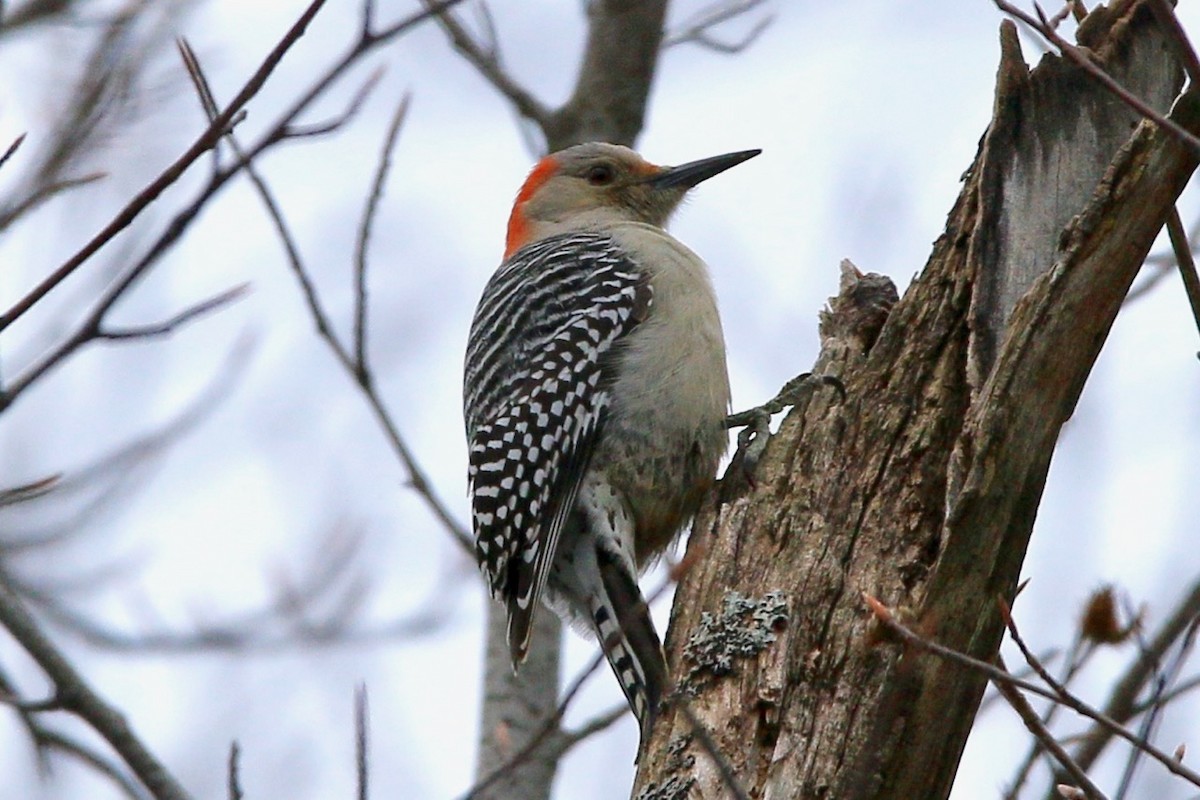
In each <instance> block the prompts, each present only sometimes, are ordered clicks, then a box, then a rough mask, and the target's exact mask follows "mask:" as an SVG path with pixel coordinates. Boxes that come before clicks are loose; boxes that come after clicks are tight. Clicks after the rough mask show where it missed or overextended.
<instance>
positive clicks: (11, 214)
mask: <svg viewBox="0 0 1200 800" xmlns="http://www.w3.org/2000/svg"><path fill="white" fill-rule="evenodd" d="M107 177H108V173H106V172H93V173H91V174H89V175H81V176H79V177H78V178H64V179H63V180H58V181H51V182H49V183H44V184H42V185H40V186H38V187H37V188H36V189H34V191H33V192H31V193H30V194H28V195H26V196H25V197H23V198H21V199H20V200H18V201H17V202H16V203H14V204H12V205H10V206H7V207H5V208H3V209H0V231H2V230H4V229H5V228H8V227H9V226H11V225H12V224H13V223H14V222H16V221H17V220H18V219H20V218H21V217H23V216H25V215H26V214H29V213H31V212H33V211H35V210H36V209H37V208H38V207H40V206H41V205H42V204H43V203H45V202H46V201H48V200H52V199H53V198H55V197H57V196H58V195H60V194H62V193H63V192H66V191H68V190H70V189H77V188H79V187H80V186H86V185H87V184H89V183H95V182H96V181H98V180H101V179H103V178H107Z"/></svg>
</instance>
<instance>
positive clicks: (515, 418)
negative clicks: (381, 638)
mask: <svg viewBox="0 0 1200 800" xmlns="http://www.w3.org/2000/svg"><path fill="white" fill-rule="evenodd" d="M650 302H651V290H650V285H649V283H648V282H647V279H646V276H645V275H644V274H643V272H642V271H641V270H639V269H638V268H637V265H636V264H635V263H634V262H633V261H631V260H630V259H629V258H628V257H627V256H626V255H625V254H624V253H622V252H621V250H620V249H619V248H618V247H617V245H616V243H615V242H614V241H613V240H612V239H611V238H609V237H607V236H604V235H602V234H598V233H593V232H576V233H568V234H561V235H558V236H552V237H549V238H546V239H543V240H541V241H539V242H536V243H534V244H532V245H529V246H527V247H525V248H522V249H521V250H519V251H517V252H516V253H515V254H513V256H512V257H511V258H510V259H509V260H508V261H506V262H505V263H504V264H503V265H501V267H500V269H499V270H497V272H496V273H495V274H494V275H493V276H492V279H491V280H490V281H489V282H488V285H487V288H486V289H485V290H484V294H483V298H482V299H481V300H480V303H479V307H478V309H476V312H475V319H474V321H473V323H472V325H471V336H470V340H469V342H468V344H467V356H466V369H465V379H464V390H463V407H464V416H465V419H466V427H467V444H468V448H469V451H470V466H469V471H468V475H469V478H470V495H471V510H472V522H473V526H474V529H475V549H476V556H477V558H478V559H479V564H480V567H481V568H482V569H483V571H484V573H485V574H486V576H487V578H488V581H489V584H490V587H491V591H492V594H493V596H495V597H496V598H497V599H499V600H501V601H503V602H504V603H505V604H506V606H507V609H508V643H509V648H510V650H511V652H512V657H513V663H514V665H515V664H517V663H519V662H520V661H522V660H523V659H524V657H525V653H526V650H527V649H528V646H529V635H530V630H531V623H532V619H533V614H534V612H535V611H536V606H537V603H538V600H539V598H540V596H541V593H542V590H543V588H544V587H545V584H546V576H547V573H548V572H549V570H550V566H551V564H552V563H553V560H554V555H555V550H556V546H557V543H558V537H559V534H560V533H561V531H562V528H563V525H564V523H565V522H566V520H567V517H568V516H569V514H570V513H571V510H572V507H573V505H574V502H575V496H576V494H577V493H578V490H579V485H580V481H581V480H582V478H583V476H584V473H585V471H586V470H587V466H588V460H589V457H590V455H591V449H592V445H593V444H594V442H595V441H596V437H597V435H598V432H599V431H600V429H601V427H602V425H603V423H604V417H605V409H606V408H607V406H608V404H609V401H610V397H609V392H608V386H607V381H606V378H607V376H606V374H605V372H606V364H607V363H608V361H609V359H610V356H611V353H612V351H613V348H614V346H616V345H617V344H618V343H619V342H620V340H621V338H622V337H624V336H626V335H627V334H628V333H629V332H630V331H631V330H632V329H633V328H634V326H636V325H637V324H638V323H639V322H640V321H642V320H643V319H645V316H646V312H647V311H648V309H649V306H650Z"/></svg>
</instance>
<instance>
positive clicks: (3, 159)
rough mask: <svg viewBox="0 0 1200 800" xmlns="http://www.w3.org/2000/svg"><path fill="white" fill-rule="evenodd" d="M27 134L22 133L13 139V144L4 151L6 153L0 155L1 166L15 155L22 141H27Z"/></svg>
mask: <svg viewBox="0 0 1200 800" xmlns="http://www.w3.org/2000/svg"><path fill="white" fill-rule="evenodd" d="M25 136H26V134H24V133H22V134H21V135H20V136H18V137H17V138H16V139H13V142H12V144H10V145H9V146H8V149H7V150H5V151H4V155H2V156H0V168H2V167H3V166H4V165H5V164H7V163H8V160H9V159H10V158H12V157H13V154H14V153H16V152H17V150H19V149H21V143H22V142H24V141H25Z"/></svg>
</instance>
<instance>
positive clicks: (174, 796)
mask: <svg viewBox="0 0 1200 800" xmlns="http://www.w3.org/2000/svg"><path fill="white" fill-rule="evenodd" d="M0 624H2V625H3V626H4V627H5V629H7V630H8V632H9V633H10V634H11V635H12V637H13V638H14V639H16V640H17V642H18V643H20V645H21V647H22V648H24V650H25V651H26V652H27V653H29V655H30V657H32V658H33V660H34V661H35V662H37V664H38V666H39V667H41V668H42V670H43V671H44V672H45V673H46V675H47V676H49V678H50V680H51V681H53V683H54V687H55V692H56V694H57V696H58V698H59V699H60V700H61V702H62V704H63V707H64V708H66V709H68V710H70V711H71V712H72V713H74V714H75V715H77V716H78V717H80V718H81V719H83V720H84V721H85V722H87V723H88V724H89V725H91V726H92V728H94V729H95V730H96V732H97V733H99V734H100V735H101V736H102V737H104V740H105V741H107V742H108V743H109V745H111V746H112V748H113V750H115V751H116V752H117V754H118V755H120V756H121V758H122V759H123V760H124V761H125V763H126V764H128V765H129V767H130V769H132V770H133V772H134V774H135V775H137V777H138V780H139V781H141V782H142V785H143V786H145V787H146V788H147V789H148V790H149V791H150V793H151V794H152V795H153V796H154V797H155V798H156V800H187V798H188V794H187V792H185V791H184V789H183V787H182V786H181V785H180V784H179V782H178V781H177V780H176V779H175V777H174V776H172V775H171V774H170V773H169V772H168V771H167V769H166V767H165V766H163V765H162V764H161V763H160V762H159V761H158V759H157V758H155V756H154V755H153V754H151V752H150V751H149V750H148V749H147V748H146V746H145V745H144V744H143V743H142V742H141V740H139V739H138V738H137V736H136V735H134V733H133V731H132V730H131V729H130V728H129V725H128V724H127V723H126V722H125V718H124V716H122V715H121V714H120V713H119V712H118V711H117V710H116V709H114V708H112V707H111V706H109V705H108V704H107V703H105V702H104V700H103V699H101V698H100V696H99V695H98V694H96V693H95V692H94V691H93V690H92V688H91V687H90V686H89V685H88V684H87V682H86V681H85V680H84V679H83V676H82V675H80V674H79V673H78V672H76V670H75V668H74V667H73V666H72V665H71V662H69V661H68V660H67V659H66V657H65V656H63V655H62V653H61V652H59V650H58V649H57V648H56V647H55V646H54V644H53V643H51V641H50V639H49V638H47V637H46V635H45V634H44V633H43V632H42V630H41V628H40V627H39V626H38V624H37V621H36V620H34V618H33V616H32V615H31V614H30V613H29V611H28V610H27V609H26V608H25V606H24V604H23V603H22V602H21V600H20V598H18V597H17V596H16V595H15V594H13V592H12V590H11V589H9V587H8V586H7V585H4V584H0Z"/></svg>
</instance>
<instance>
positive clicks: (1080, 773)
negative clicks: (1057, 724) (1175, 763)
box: [993, 597, 1104, 800]
mask: <svg viewBox="0 0 1200 800" xmlns="http://www.w3.org/2000/svg"><path fill="white" fill-rule="evenodd" d="M996 604H997V605H998V606H999V607H1000V614H1001V616H1002V617H1003V618H1004V624H1005V626H1006V627H1007V628H1008V633H1009V635H1010V636H1011V637H1012V640H1013V641H1014V642H1015V643H1016V645H1017V647H1018V648H1019V649H1020V650H1021V655H1023V656H1024V657H1025V663H1027V664H1028V665H1029V668H1030V669H1032V670H1033V671H1034V673H1036V674H1037V676H1038V677H1040V678H1041V679H1042V680H1043V681H1045V682H1046V684H1047V685H1048V686H1050V687H1051V688H1053V689H1055V690H1056V691H1060V690H1061V684H1059V683H1058V682H1057V681H1056V680H1055V679H1054V678H1053V677H1052V676H1051V675H1050V671H1049V670H1048V669H1046V667H1045V665H1043V664H1042V663H1041V661H1039V660H1038V658H1037V656H1035V655H1034V654H1033V652H1032V651H1031V650H1030V649H1029V648H1028V647H1026V646H1025V641H1024V639H1022V638H1021V634H1020V631H1018V630H1017V624H1016V622H1014V621H1013V617H1012V612H1011V611H1010V610H1009V608H1008V604H1007V603H1005V602H1004V598H1002V597H997V598H996ZM996 658H997V663H998V664H999V666H1000V667H1001V668H1002V669H1004V671H1005V672H1007V671H1008V670H1007V669H1006V668H1005V666H1004V660H1003V659H1001V658H1000V657H999V656H997V657H996ZM993 684H994V685H995V687H996V690H997V691H999V692H1000V694H1001V695H1002V696H1003V697H1004V699H1005V700H1007V701H1008V703H1009V705H1011V706H1012V708H1013V710H1014V711H1016V712H1017V714H1018V716H1020V717H1021V721H1022V722H1024V723H1025V727H1026V728H1028V729H1029V732H1030V733H1032V734H1033V735H1034V737H1035V738H1036V739H1037V740H1038V742H1040V743H1041V745H1042V746H1043V747H1044V748H1046V750H1047V751H1048V752H1049V753H1050V754H1051V755H1053V756H1054V759H1055V760H1056V761H1058V763H1059V764H1060V765H1062V768H1063V769H1065V770H1066V771H1067V773H1068V774H1069V775H1070V776H1071V778H1072V779H1073V780H1074V781H1075V785H1076V786H1077V787H1078V788H1080V789H1081V790H1082V791H1083V793H1084V794H1085V795H1086V796H1087V797H1088V798H1089V799H1090V800H1104V794H1103V793H1102V792H1101V791H1100V789H1099V787H1097V786H1096V785H1095V784H1094V783H1092V781H1091V779H1089V778H1088V776H1087V773H1086V772H1084V770H1083V768H1082V767H1080V766H1079V764H1077V763H1075V760H1074V759H1072V758H1071V756H1070V755H1068V754H1067V751H1066V750H1064V749H1063V747H1062V745H1060V744H1059V743H1058V741H1057V740H1056V739H1055V738H1054V737H1053V736H1052V735H1051V734H1050V732H1049V731H1048V730H1047V729H1046V726H1045V725H1043V724H1042V721H1041V719H1039V718H1038V715H1037V713H1036V712H1034V710H1033V709H1032V708H1031V707H1030V705H1029V701H1028V700H1026V699H1025V697H1024V695H1022V694H1021V693H1020V692H1019V691H1018V690H1017V689H1016V688H1015V687H1014V686H1012V685H1011V684H1008V683H1004V682H1003V681H993Z"/></svg>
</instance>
